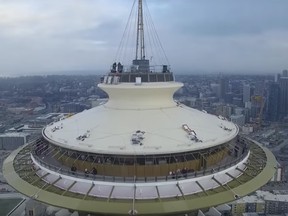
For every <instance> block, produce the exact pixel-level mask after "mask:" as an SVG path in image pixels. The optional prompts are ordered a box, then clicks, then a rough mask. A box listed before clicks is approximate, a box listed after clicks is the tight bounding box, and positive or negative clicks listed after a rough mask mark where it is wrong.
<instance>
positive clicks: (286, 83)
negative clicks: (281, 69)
mask: <svg viewBox="0 0 288 216" xmlns="http://www.w3.org/2000/svg"><path fill="white" fill-rule="evenodd" d="M279 87H280V115H281V116H282V117H285V116H287V115H288V77H285V76H282V77H280V79H279Z"/></svg>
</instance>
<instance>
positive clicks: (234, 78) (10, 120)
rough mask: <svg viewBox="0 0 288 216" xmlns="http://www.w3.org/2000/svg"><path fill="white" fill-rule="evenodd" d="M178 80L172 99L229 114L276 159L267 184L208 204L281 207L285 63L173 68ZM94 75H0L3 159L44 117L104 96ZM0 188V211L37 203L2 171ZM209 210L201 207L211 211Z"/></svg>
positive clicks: (225, 210) (260, 209) (285, 205)
mask: <svg viewBox="0 0 288 216" xmlns="http://www.w3.org/2000/svg"><path fill="white" fill-rule="evenodd" d="M176 80H178V81H180V82H183V83H184V86H183V88H182V89H180V90H179V91H177V92H176V93H175V97H174V99H175V100H177V101H179V102H180V103H183V104H185V105H187V106H189V107H193V108H195V109H198V110H201V111H205V112H207V113H210V114H213V115H217V116H223V117H224V118H227V119H228V120H229V121H232V122H234V123H235V124H237V125H238V127H239V128H240V133H241V134H245V136H248V137H251V138H253V139H254V140H257V141H258V142H260V143H261V145H263V146H266V147H268V148H269V149H270V150H271V151H272V152H273V153H274V155H275V157H276V159H277V161H278V165H277V172H275V176H274V178H273V179H272V180H271V182H269V183H268V184H267V185H266V186H264V187H262V188H260V189H259V190H258V191H256V192H255V193H253V194H251V195H249V196H247V197H244V198H242V199H240V200H237V201H234V202H231V203H228V204H226V205H225V206H223V205H222V206H220V207H219V206H218V207H215V208H214V210H215V209H216V210H215V211H217V212H218V213H221V214H224V215H240V214H243V213H247V214H248V213H251V212H254V213H255V214H256V213H257V214H260V215H261V214H265V215H266V214H273V215H281V214H285V213H287V212H288V190H287V186H288V183H287V178H288V172H287V171H286V167H287V165H288V157H287V152H288V145H287V142H288V118H287V114H288V113H287V112H288V94H287V92H288V71H287V70H283V71H282V72H280V73H279V74H275V75H261V74H259V75H251V76H248V75H222V74H219V75H177V76H176ZM100 81H101V76H96V75H95V76H92V75H87V76H85V75H81V76H80V75H79V76H76V75H75V76H60V75H59V76H58V75H51V76H27V77H15V78H9V77H6V78H1V79H0V83H1V85H0V88H1V90H0V93H1V103H0V105H1V109H0V110H1V114H0V115H1V118H0V119H1V122H0V125H1V134H0V141H1V142H0V144H1V145H0V147H1V167H2V163H3V161H4V159H5V158H6V157H7V156H8V155H9V154H10V153H11V151H13V150H15V149H17V148H18V147H20V146H22V145H25V144H26V143H28V142H31V140H33V139H36V138H37V137H38V136H39V135H40V134H41V130H42V128H43V127H44V126H45V125H48V124H50V123H51V122H54V121H58V120H59V119H61V118H64V117H65V116H69V115H74V114H76V113H79V112H83V111H85V110H87V109H90V108H92V107H95V106H99V105H101V104H103V103H106V102H107V94H106V93H105V92H103V91H102V90H101V89H99V88H98V87H97V84H98V83H100ZM0 191H1V194H0V195H1V201H4V200H5V199H6V200H7V199H8V200H9V199H12V200H14V202H11V206H9V205H8V204H7V203H6V202H5V201H4V204H1V209H5V213H3V215H5V214H8V213H9V211H11V210H13V209H14V207H15V206H17V208H16V209H15V210H14V211H13V212H12V214H11V215H20V213H22V212H25V211H24V210H25V209H26V215H29V213H27V211H28V212H29V206H30V209H34V207H33V206H35V203H33V204H31V203H30V202H32V201H31V200H32V199H29V198H28V197H24V196H23V195H20V194H19V193H17V192H16V191H15V190H14V189H13V188H12V187H10V186H9V185H8V184H7V182H6V181H5V178H4V177H3V175H2V174H1V185H0ZM19 202H20V205H19V206H18V205H17V204H18V203H19ZM29 203H30V204H29ZM37 205H39V206H41V207H39V208H37V211H39V212H38V214H35V215H43V212H45V211H46V214H47V215H52V213H53V212H54V213H56V212H59V211H62V212H64V210H63V209H62V210H61V209H59V208H58V209H57V208H52V207H51V206H50V207H47V206H45V205H44V204H40V203H38V204H37ZM25 206H26V207H25ZM214 210H211V209H210V210H209V211H214ZM209 211H208V212H207V215H211V214H212V213H211V212H210V213H209ZM47 212H48V213H49V212H50V213H49V214H48V213H47ZM204 213H205V212H204ZM204 213H203V214H204ZM22 214H23V215H24V213H22ZM63 214H65V213H63ZM70 214H72V213H70ZM59 215H60V214H59ZM212 215H214V214H212Z"/></svg>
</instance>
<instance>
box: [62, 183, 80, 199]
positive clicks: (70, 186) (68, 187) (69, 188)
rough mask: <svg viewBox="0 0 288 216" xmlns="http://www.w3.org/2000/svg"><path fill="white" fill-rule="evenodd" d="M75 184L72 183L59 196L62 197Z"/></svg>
mask: <svg viewBox="0 0 288 216" xmlns="http://www.w3.org/2000/svg"><path fill="white" fill-rule="evenodd" d="M76 183H77V181H74V182H73V183H72V184H71V185H70V186H69V187H68V188H67V189H66V190H65V191H63V193H62V194H61V195H62V196H64V195H65V193H66V192H67V191H69V190H70V189H71V188H72V187H73V186H74V185H75V184H76Z"/></svg>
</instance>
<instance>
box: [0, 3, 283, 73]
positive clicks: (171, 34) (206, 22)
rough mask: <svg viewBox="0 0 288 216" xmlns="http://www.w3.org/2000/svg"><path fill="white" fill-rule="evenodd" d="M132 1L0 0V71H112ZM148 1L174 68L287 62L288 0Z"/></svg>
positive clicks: (243, 67) (267, 67)
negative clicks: (110, 69)
mask: <svg viewBox="0 0 288 216" xmlns="http://www.w3.org/2000/svg"><path fill="white" fill-rule="evenodd" d="M132 3H133V0H0V76H1V75H2V76H3V75H15V74H17V75H21V74H25V75H26V74H45V73H61V71H62V72H63V71H71V70H73V71H75V70H89V71H97V72H99V71H101V70H103V73H106V70H108V69H109V67H110V65H111V63H112V61H113V59H114V57H115V54H116V50H117V48H118V46H119V43H120V40H121V36H122V34H123V31H124V28H125V24H126V21H127V19H128V15H129V13H130V10H131V6H132ZM147 3H148V6H149V9H150V13H151V15H152V18H153V20H154V24H155V26H156V28H157V29H158V35H159V37H160V39H161V42H162V45H163V47H164V49H165V52H166V55H167V56H168V59H169V61H170V64H171V66H172V68H173V71H174V72H175V73H176V74H177V73H182V72H190V73H197V72H207V73H214V72H215V73H219V72H223V73H229V72H231V73H232V72H234V73H235V72H243V73H248V72H263V73H277V72H280V71H281V70H282V69H284V68H288V58H287V57H288V21H287V9H288V1H287V0H217V1H215V0H205V1H203V0H147ZM59 71H60V72H59Z"/></svg>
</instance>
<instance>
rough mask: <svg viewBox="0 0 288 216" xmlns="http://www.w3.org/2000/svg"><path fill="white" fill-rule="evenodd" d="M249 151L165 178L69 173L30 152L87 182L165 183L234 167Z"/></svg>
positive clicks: (45, 163) (50, 167) (48, 166)
mask: <svg viewBox="0 0 288 216" xmlns="http://www.w3.org/2000/svg"><path fill="white" fill-rule="evenodd" d="M248 153H249V151H248V150H246V151H245V152H244V153H243V154H241V156H240V157H238V158H236V159H235V160H232V161H230V162H229V163H226V164H223V165H219V166H217V167H211V168H209V169H204V170H200V171H193V172H187V173H176V174H175V175H166V176H152V177H150V176H149V177H148V176H147V177H136V178H135V177H133V176H131V177H125V176H105V175H99V174H97V175H93V174H91V173H89V174H87V173H84V172H79V171H71V170H70V169H69V167H67V169H62V168H60V169H59V167H57V166H54V165H52V164H49V163H47V162H45V161H44V160H43V159H41V158H40V157H39V156H37V155H36V154H35V151H31V157H33V158H34V159H35V160H36V161H37V162H38V163H39V164H40V165H41V166H43V167H45V168H47V169H49V170H52V171H56V172H58V173H60V174H64V175H69V176H73V177H78V178H82V179H89V180H99V181H107V182H129V183H132V182H159V181H161V182H165V181H173V180H174V181H177V180H178V179H188V178H189V179H190V178H195V177H199V176H205V175H210V174H213V173H214V172H219V171H222V170H224V169H226V168H228V167H231V166H234V165H236V164H237V163H239V162H240V161H242V160H243V159H244V158H245V157H246V156H247V155H248Z"/></svg>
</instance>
